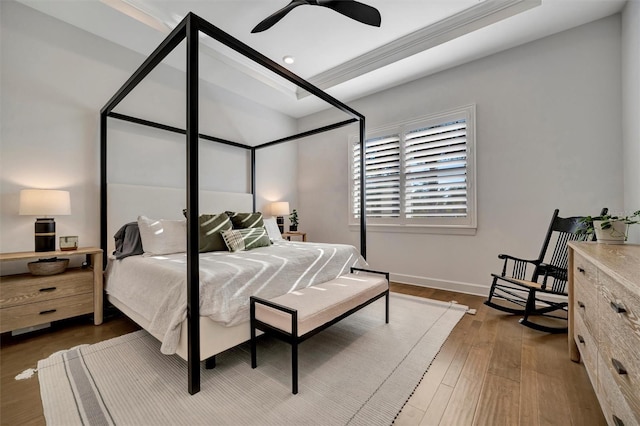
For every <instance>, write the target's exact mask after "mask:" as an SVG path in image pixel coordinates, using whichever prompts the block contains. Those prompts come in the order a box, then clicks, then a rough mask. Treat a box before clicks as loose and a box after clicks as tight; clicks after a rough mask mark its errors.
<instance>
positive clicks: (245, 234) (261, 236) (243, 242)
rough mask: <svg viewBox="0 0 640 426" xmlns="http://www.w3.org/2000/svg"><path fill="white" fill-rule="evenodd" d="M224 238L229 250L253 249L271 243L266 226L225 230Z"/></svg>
mask: <svg viewBox="0 0 640 426" xmlns="http://www.w3.org/2000/svg"><path fill="white" fill-rule="evenodd" d="M222 238H223V239H224V242H225V243H226V244H227V247H228V248H229V251H243V250H251V249H254V248H258V247H267V246H269V245H271V240H270V239H269V234H267V230H266V229H265V228H264V227H262V228H246V229H232V230H230V231H224V232H223V233H222Z"/></svg>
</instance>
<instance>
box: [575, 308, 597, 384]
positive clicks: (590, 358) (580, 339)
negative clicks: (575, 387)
mask: <svg viewBox="0 0 640 426" xmlns="http://www.w3.org/2000/svg"><path fill="white" fill-rule="evenodd" d="M574 321H575V323H574V328H573V338H574V339H575V341H576V345H578V350H579V351H580V358H581V359H582V362H583V363H584V366H585V369H586V370H587V373H588V374H589V379H591V384H592V385H593V388H594V389H597V387H596V386H597V377H596V366H597V364H598V344H597V342H596V340H595V339H594V338H593V336H592V335H591V332H590V331H589V329H588V328H587V327H586V325H585V324H584V321H583V320H582V317H580V316H579V315H576V316H575V318H574Z"/></svg>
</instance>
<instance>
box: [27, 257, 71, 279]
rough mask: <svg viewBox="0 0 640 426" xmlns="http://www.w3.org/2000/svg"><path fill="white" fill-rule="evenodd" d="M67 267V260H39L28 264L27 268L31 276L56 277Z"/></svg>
mask: <svg viewBox="0 0 640 426" xmlns="http://www.w3.org/2000/svg"><path fill="white" fill-rule="evenodd" d="M67 266H69V259H55V260H39V261H37V262H29V263H28V265H27V267H28V268H29V272H31V273H32V274H33V275H56V274H61V273H63V272H64V271H65V269H67Z"/></svg>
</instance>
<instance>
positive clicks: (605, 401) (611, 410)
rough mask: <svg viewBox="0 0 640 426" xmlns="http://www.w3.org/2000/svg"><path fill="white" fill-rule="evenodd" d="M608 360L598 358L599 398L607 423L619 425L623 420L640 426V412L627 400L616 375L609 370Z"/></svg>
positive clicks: (623, 422) (627, 423) (626, 424)
mask: <svg viewBox="0 0 640 426" xmlns="http://www.w3.org/2000/svg"><path fill="white" fill-rule="evenodd" d="M607 364H608V362H607V360H606V359H604V358H599V359H598V388H597V389H598V390H597V394H598V400H599V401H600V405H601V407H602V412H603V414H604V416H605V418H606V420H607V423H608V424H609V425H612V426H618V425H619V424H620V423H619V421H622V424H624V425H625V426H638V425H639V424H640V414H639V413H638V412H635V413H634V411H633V409H632V408H631V407H630V406H629V402H628V400H625V397H624V394H623V393H622V391H621V390H620V389H618V386H617V384H616V381H615V379H614V377H613V376H612V375H611V373H610V372H609V367H608V365H607Z"/></svg>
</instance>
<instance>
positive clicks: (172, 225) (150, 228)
mask: <svg viewBox="0 0 640 426" xmlns="http://www.w3.org/2000/svg"><path fill="white" fill-rule="evenodd" d="M138 228H139V229H140V238H141V239H142V248H143V249H144V253H145V254H147V255H159V254H171V253H183V252H186V251H187V221H186V219H182V220H166V219H149V218H148V217H146V216H138Z"/></svg>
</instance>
